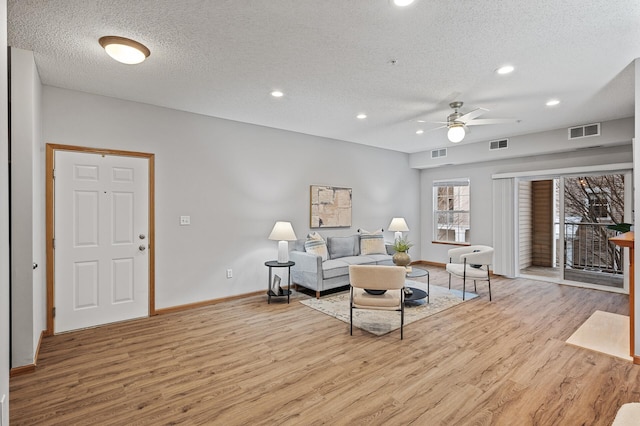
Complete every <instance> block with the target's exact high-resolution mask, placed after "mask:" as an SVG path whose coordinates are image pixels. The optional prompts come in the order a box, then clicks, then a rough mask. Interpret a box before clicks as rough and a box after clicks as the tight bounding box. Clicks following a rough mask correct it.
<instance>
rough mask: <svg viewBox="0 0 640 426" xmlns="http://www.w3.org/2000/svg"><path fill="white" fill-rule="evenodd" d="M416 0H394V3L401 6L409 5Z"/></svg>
mask: <svg viewBox="0 0 640 426" xmlns="http://www.w3.org/2000/svg"><path fill="white" fill-rule="evenodd" d="M413 2H414V0H392V3H393V4H394V5H396V6H399V7H405V6H409V5H410V4H411V3H413Z"/></svg>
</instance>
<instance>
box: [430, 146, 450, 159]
mask: <svg viewBox="0 0 640 426" xmlns="http://www.w3.org/2000/svg"><path fill="white" fill-rule="evenodd" d="M446 156H447V148H441V149H434V150H433V151H431V159H434V158H442V157H446Z"/></svg>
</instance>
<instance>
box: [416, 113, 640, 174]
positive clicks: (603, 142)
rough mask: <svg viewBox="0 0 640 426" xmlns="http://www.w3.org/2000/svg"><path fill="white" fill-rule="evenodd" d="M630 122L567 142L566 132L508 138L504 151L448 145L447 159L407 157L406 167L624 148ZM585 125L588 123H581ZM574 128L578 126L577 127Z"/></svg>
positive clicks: (420, 155) (622, 121) (421, 154)
mask: <svg viewBox="0 0 640 426" xmlns="http://www.w3.org/2000/svg"><path fill="white" fill-rule="evenodd" d="M633 123H634V118H633V117H630V118H621V119H619V120H611V121H605V122H602V123H601V126H600V136H590V137H586V138H579V139H572V140H569V139H568V130H567V129H566V128H563V129H556V130H551V131H547V132H539V133H530V134H526V135H519V136H512V137H510V138H509V147H508V148H507V149H499V150H491V149H489V146H490V143H489V141H486V142H478V143H473V144H465V143H464V142H462V143H459V144H452V143H449V144H448V145H447V146H446V148H447V156H446V157H440V158H431V151H423V152H417V153H414V154H411V155H410V156H409V164H410V165H411V167H415V168H418V169H427V168H433V167H442V166H449V165H452V164H455V165H460V164H477V163H480V162H484V161H497V160H507V159H516V158H523V157H531V156H536V155H538V154H539V153H541V152H544V153H549V154H550V153H556V154H560V153H568V152H574V151H575V150H576V149H577V150H583V149H587V150H588V149H591V148H595V147H605V146H606V147H612V146H615V145H624V144H628V143H629V141H630V140H631V137H633V134H634V133H633V132H634V127H633V126H634V124H633ZM582 124H589V123H582ZM577 125H580V123H578V124H577ZM443 148H444V147H443Z"/></svg>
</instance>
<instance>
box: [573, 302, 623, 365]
mask: <svg viewBox="0 0 640 426" xmlns="http://www.w3.org/2000/svg"><path fill="white" fill-rule="evenodd" d="M567 343H568V344H570V345H574V346H579V347H581V348H586V349H591V350H592V351H596V352H600V353H603V354H607V355H612V356H615V357H618V358H622V359H625V360H627V361H632V360H633V359H632V358H631V356H630V355H629V352H630V349H629V344H630V343H629V317H628V316H626V315H619V314H613V313H611V312H603V311H595V312H594V313H593V314H592V315H591V316H590V317H589V318H588V319H587V320H586V321H585V322H584V324H582V325H581V326H580V327H579V328H578V329H577V330H576V331H575V333H573V334H572V335H571V337H569V338H568V339H567Z"/></svg>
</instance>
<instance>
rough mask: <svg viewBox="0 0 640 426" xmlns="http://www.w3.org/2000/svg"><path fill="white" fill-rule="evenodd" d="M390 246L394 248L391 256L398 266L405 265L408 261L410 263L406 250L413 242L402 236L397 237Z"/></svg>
mask: <svg viewBox="0 0 640 426" xmlns="http://www.w3.org/2000/svg"><path fill="white" fill-rule="evenodd" d="M391 247H393V249H394V250H395V253H394V255H393V258H392V259H393V263H395V264H396V265H398V266H407V265H408V264H409V263H411V257H409V253H407V252H408V251H409V249H410V248H411V247H413V244H411V243H410V242H409V241H408V240H406V239H404V238H398V239H397V240H395V241H394V242H393V245H392V246H391Z"/></svg>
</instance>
